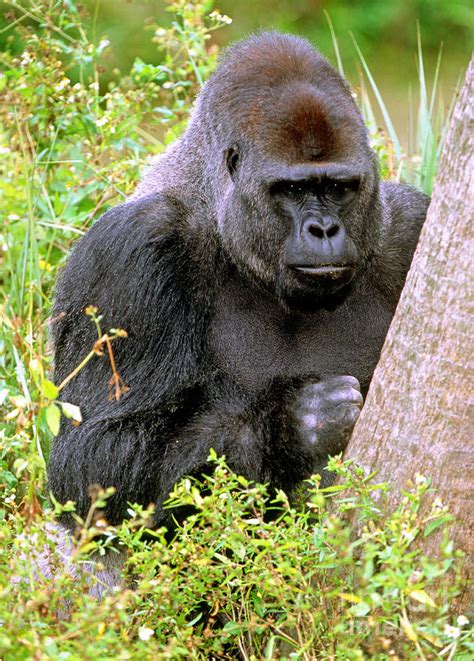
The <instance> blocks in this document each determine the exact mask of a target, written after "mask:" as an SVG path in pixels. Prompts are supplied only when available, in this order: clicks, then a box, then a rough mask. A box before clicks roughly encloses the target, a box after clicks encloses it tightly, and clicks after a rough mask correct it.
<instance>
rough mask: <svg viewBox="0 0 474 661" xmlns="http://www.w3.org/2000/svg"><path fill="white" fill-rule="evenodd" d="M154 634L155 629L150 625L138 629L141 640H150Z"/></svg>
mask: <svg viewBox="0 0 474 661" xmlns="http://www.w3.org/2000/svg"><path fill="white" fill-rule="evenodd" d="M154 635H155V632H154V631H153V629H150V628H149V627H140V629H139V630H138V637H139V638H140V640H145V641H147V640H150V638H151V637H152V636H154Z"/></svg>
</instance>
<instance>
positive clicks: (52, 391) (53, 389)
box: [41, 379, 59, 399]
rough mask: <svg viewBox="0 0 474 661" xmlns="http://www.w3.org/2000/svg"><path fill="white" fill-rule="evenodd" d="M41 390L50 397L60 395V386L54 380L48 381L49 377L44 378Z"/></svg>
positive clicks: (53, 397) (54, 397)
mask: <svg viewBox="0 0 474 661" xmlns="http://www.w3.org/2000/svg"><path fill="white" fill-rule="evenodd" d="M41 392H42V393H43V395H44V396H45V397H47V398H48V399H56V397H57V396H58V395H59V390H58V387H57V386H55V385H54V383H53V382H52V381H48V379H44V380H43V382H42V383H41Z"/></svg>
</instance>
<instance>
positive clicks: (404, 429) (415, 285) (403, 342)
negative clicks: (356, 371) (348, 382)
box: [345, 61, 474, 605]
mask: <svg viewBox="0 0 474 661" xmlns="http://www.w3.org/2000/svg"><path fill="white" fill-rule="evenodd" d="M473 88H474V62H473V61H471V64H470V66H469V69H468V72H467V75H466V80H465V83H464V86H463V88H462V90H461V94H460V98H459V100H458V102H457V104H456V107H455V109H454V114H453V117H452V120H451V124H450V127H449V131H448V135H447V139H446V144H445V148H444V154H443V156H442V159H441V163H440V167H439V174H438V178H437V181H436V185H435V188H434V193H433V198H432V201H431V205H430V208H429V210H428V217H427V219H426V223H425V226H424V228H423V231H422V234H421V237H420V242H419V244H418V248H417V250H416V253H415V257H414V259H413V263H412V266H411V269H410V272H409V274H408V277H407V281H406V284H405V288H404V290H403V293H402V296H401V299H400V303H399V305H398V308H397V311H396V314H395V317H394V319H393V322H392V325H391V327H390V330H389V333H388V336H387V339H386V342H385V345H384V348H383V351H382V355H381V358H380V362H379V364H378V366H377V369H376V371H375V374H374V377H373V381H372V384H371V387H370V391H369V393H368V395H367V401H366V404H365V406H364V409H363V411H362V414H361V417H360V419H359V421H358V423H357V425H356V428H355V430H354V434H353V437H352V439H351V441H350V443H349V446H348V448H347V452H346V457H345V458H351V459H354V460H355V461H356V463H358V464H359V465H361V466H363V467H364V468H365V469H366V470H368V471H373V470H377V471H378V473H377V476H376V480H377V481H384V482H389V483H392V485H393V488H392V490H391V500H390V501H389V506H394V505H396V504H397V501H398V500H399V494H400V489H403V488H404V487H405V486H406V483H407V481H408V480H409V479H413V477H414V475H415V474H416V473H421V474H423V475H425V476H429V477H431V479H432V485H433V486H434V487H435V488H436V490H437V493H436V495H437V496H438V497H440V498H441V499H442V501H443V503H444V504H446V505H448V506H449V509H450V512H451V513H452V514H453V515H454V516H455V520H456V524H455V525H454V526H453V527H452V529H451V531H450V532H451V536H452V538H454V540H455V542H456V543H457V546H458V547H460V548H462V549H463V550H464V551H465V553H466V554H467V558H466V578H467V577H468V576H469V575H471V576H472V574H473V569H474V562H473V551H474V540H473V537H474V533H473V531H474V499H473V495H474V425H473V406H472V404H473V399H472V394H473V392H474V387H473V386H474V378H473V374H474V371H473V362H474V361H473V357H474V347H473V343H472V333H473V327H474V324H473V314H472V310H473V304H472V292H473V271H474V269H473V264H472V245H473V241H472V220H473V214H472V202H471V199H472V178H473V169H474V167H473V166H474V163H473V161H474V159H473V157H472V149H471V148H470V138H471V132H470V131H471V123H472V111H471V107H472V105H471V104H472V98H473V96H474V94H473V92H474V89H473ZM435 537H436V536H435ZM435 537H434V538H432V536H429V537H428V538H427V539H426V543H425V542H423V548H424V550H425V551H427V552H428V553H434V552H435V551H436V548H435V546H436V541H435ZM468 583H469V581H468V580H466V585H467V584H468ZM466 590H467V591H466V594H465V595H464V596H463V604H464V605H466V604H467V603H468V601H469V596H471V597H472V583H471V587H470V588H466ZM469 592H470V595H469V594H468V593H469Z"/></svg>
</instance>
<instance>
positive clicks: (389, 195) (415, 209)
mask: <svg viewBox="0 0 474 661" xmlns="http://www.w3.org/2000/svg"><path fill="white" fill-rule="evenodd" d="M380 191H381V195H382V199H383V200H384V201H385V203H386V204H387V205H388V208H389V209H390V217H391V220H392V221H395V222H397V221H399V220H402V221H408V222H413V223H416V222H417V221H418V222H423V221H424V219H425V217H426V212H427V210H428V206H429V203H430V197H429V195H426V194H425V193H423V192H422V191H420V190H417V189H416V188H413V186H409V185H408V184H404V183H397V182H393V181H383V182H381V184H380Z"/></svg>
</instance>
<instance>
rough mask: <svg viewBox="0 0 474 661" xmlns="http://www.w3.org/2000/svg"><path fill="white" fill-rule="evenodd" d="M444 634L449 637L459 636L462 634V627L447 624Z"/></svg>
mask: <svg viewBox="0 0 474 661" xmlns="http://www.w3.org/2000/svg"><path fill="white" fill-rule="evenodd" d="M444 635H445V636H448V638H454V639H456V638H459V636H460V635H461V629H460V628H459V627H452V626H451V625H450V624H445V625H444Z"/></svg>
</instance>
